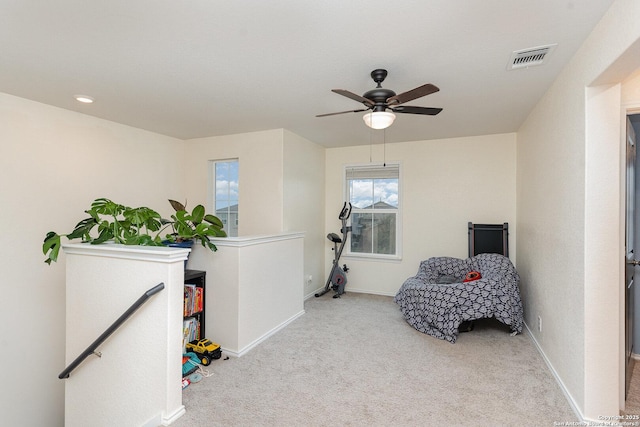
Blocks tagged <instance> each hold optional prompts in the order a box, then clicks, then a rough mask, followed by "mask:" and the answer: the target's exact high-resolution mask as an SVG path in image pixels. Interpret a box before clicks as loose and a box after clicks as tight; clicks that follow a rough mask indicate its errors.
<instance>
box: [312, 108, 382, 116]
mask: <svg viewBox="0 0 640 427" xmlns="http://www.w3.org/2000/svg"><path fill="white" fill-rule="evenodd" d="M367 110H369V108H364V109H361V110H349V111H340V112H339V113H327V114H318V115H317V116H316V117H327V116H335V115H336V114H344V113H359V112H361V111H367Z"/></svg>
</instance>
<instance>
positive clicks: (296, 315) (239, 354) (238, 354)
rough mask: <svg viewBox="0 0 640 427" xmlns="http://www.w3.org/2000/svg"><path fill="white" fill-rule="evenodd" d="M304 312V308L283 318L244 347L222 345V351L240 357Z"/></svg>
mask: <svg viewBox="0 0 640 427" xmlns="http://www.w3.org/2000/svg"><path fill="white" fill-rule="evenodd" d="M304 313H305V311H304V310H302V311H300V312H298V313H296V314H294V315H293V316H291V317H290V318H288V319H287V320H285V321H284V322H282V323H280V324H279V325H278V326H276V327H275V328H273V329H271V330H270V331H268V332H266V333H265V334H263V335H262V336H261V337H259V338H258V339H256V340H254V341H252V342H251V343H249V344H248V345H246V346H244V348H242V349H240V350H238V351H233V350H229V349H226V348H224V347H222V351H224V352H225V354H227V355H228V356H233V357H242V356H244V355H245V354H247V353H248V352H249V351H250V350H251V349H252V348H254V347H255V346H257V345H258V344H260V343H261V342H263V341H265V340H266V339H267V338H269V337H270V336H272V335H274V334H275V333H276V332H278V331H280V330H281V329H283V328H285V327H286V326H287V325H288V324H289V323H291V322H293V321H294V320H296V319H297V318H298V317H300V316H302V315H303V314H304Z"/></svg>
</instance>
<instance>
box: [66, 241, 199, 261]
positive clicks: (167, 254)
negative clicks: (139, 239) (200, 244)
mask: <svg viewBox="0 0 640 427" xmlns="http://www.w3.org/2000/svg"><path fill="white" fill-rule="evenodd" d="M62 249H63V250H64V251H65V252H66V253H67V254H74V255H87V256H98V257H105V258H120V259H135V260H138V261H149V262H161V263H173V262H176V261H184V260H186V259H187V257H188V255H189V252H191V249H188V248H176V247H168V246H136V245H122V244H119V243H103V244H100V245H92V244H90V243H67V244H64V245H62Z"/></svg>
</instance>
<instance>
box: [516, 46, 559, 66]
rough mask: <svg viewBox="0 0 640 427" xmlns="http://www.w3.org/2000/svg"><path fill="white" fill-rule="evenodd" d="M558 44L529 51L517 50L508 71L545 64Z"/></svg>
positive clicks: (532, 48) (533, 48)
mask: <svg viewBox="0 0 640 427" xmlns="http://www.w3.org/2000/svg"><path fill="white" fill-rule="evenodd" d="M556 46H557V44H550V45H546V46H538V47H531V48H529V49H522V50H516V51H514V52H513V53H512V54H511V59H510V60H509V65H507V70H517V69H519V68H528V67H533V66H534V65H542V64H544V61H545V59H546V58H547V57H548V56H549V54H550V53H551V52H552V51H553V49H555V47H556Z"/></svg>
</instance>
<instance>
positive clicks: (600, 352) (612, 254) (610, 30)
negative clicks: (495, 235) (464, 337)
mask: <svg viewBox="0 0 640 427" xmlns="http://www.w3.org/2000/svg"><path fill="white" fill-rule="evenodd" d="M639 19H640V3H638V2H637V1H633V0H618V1H616V2H614V4H613V5H612V7H611V9H610V10H609V11H608V12H607V14H606V15H605V16H604V18H603V19H602V21H601V22H600V23H599V24H598V25H597V26H596V28H595V29H594V31H593V33H592V34H591V35H590V36H589V38H588V39H587V40H586V41H585V43H584V44H583V46H582V47H581V48H580V50H579V51H578V53H577V54H576V55H575V57H574V58H573V59H572V61H571V62H570V63H569V65H568V66H567V67H566V68H565V69H564V70H563V72H562V73H561V75H560V76H559V77H558V79H557V80H556V81H555V82H554V84H553V86H552V87H551V88H550V90H549V91H548V92H547V93H546V94H545V95H544V97H543V98H542V99H541V101H540V102H539V104H538V105H537V106H536V108H535V109H534V111H533V112H532V113H531V114H530V116H529V117H528V119H527V121H526V122H525V123H524V125H523V126H522V127H521V129H520V130H519V131H518V152H517V154H518V156H517V170H518V190H517V191H518V237H519V240H518V261H519V262H518V268H519V271H520V274H521V276H522V283H521V289H522V293H523V300H524V303H525V320H526V322H527V324H528V325H530V327H531V325H536V324H537V316H541V317H542V318H543V321H542V324H543V325H544V327H543V330H542V331H541V332H539V331H537V329H536V328H531V329H532V332H533V335H534V337H535V339H536V341H537V343H538V345H539V346H540V348H541V350H542V351H543V353H544V355H545V357H546V358H547V360H548V362H549V364H550V365H551V367H552V369H553V370H554V373H555V374H556V375H557V377H558V379H559V380H560V382H561V383H562V384H563V387H564V388H565V391H566V392H567V394H568V396H569V398H570V401H571V402H572V403H573V405H574V406H575V408H576V409H577V410H578V411H579V412H580V413H581V415H582V416H583V417H585V418H586V419H590V420H597V417H598V416H599V415H617V414H618V409H619V408H620V407H621V406H622V405H623V404H624V400H623V398H622V395H621V387H622V386H623V385H622V384H621V376H620V370H621V354H620V349H621V348H622V346H623V344H624V343H623V342H621V341H622V334H621V318H622V316H621V306H622V303H623V297H622V294H621V289H622V283H621V281H622V277H621V270H622V257H621V253H622V251H621V248H622V244H623V242H622V238H621V237H622V234H621V226H622V221H621V212H622V207H623V205H622V204H623V201H622V200H621V194H622V192H621V186H622V180H621V176H622V175H621V174H622V171H621V163H622V162H621V160H622V159H621V157H622V154H621V144H622V141H621V132H620V130H621V129H622V114H621V112H620V110H621V109H620V102H621V99H620V86H619V85H617V83H619V82H621V81H622V80H623V79H624V78H626V77H627V76H628V75H629V74H630V73H631V72H632V71H633V70H634V69H636V68H637V67H638V66H639V65H640V59H638V47H639V46H638V43H637V41H638V39H639V37H640V27H638V25H637V22H638V20H639Z"/></svg>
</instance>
